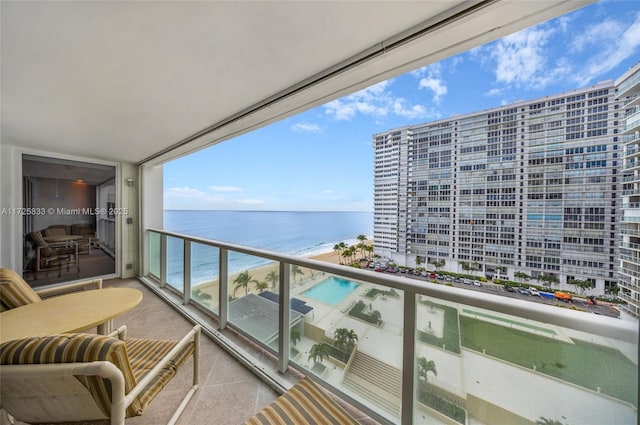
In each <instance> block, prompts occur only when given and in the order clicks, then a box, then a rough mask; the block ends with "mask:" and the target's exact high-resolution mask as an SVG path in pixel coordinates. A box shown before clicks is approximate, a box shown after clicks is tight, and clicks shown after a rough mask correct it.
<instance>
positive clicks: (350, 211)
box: [162, 208, 373, 213]
mask: <svg viewBox="0 0 640 425" xmlns="http://www.w3.org/2000/svg"><path fill="white" fill-rule="evenodd" d="M162 211H220V212H222V211H224V212H327V213H337V212H345V213H355V212H357V213H373V211H364V210H349V211H342V210H218V209H182V208H163V209H162Z"/></svg>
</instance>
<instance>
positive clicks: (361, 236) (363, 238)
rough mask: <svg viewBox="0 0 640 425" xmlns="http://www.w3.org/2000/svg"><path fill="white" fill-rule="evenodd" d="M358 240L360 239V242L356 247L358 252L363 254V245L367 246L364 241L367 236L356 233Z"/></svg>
mask: <svg viewBox="0 0 640 425" xmlns="http://www.w3.org/2000/svg"><path fill="white" fill-rule="evenodd" d="M357 239H358V241H360V243H359V244H358V249H359V250H360V254H361V255H364V251H365V247H366V246H367V245H366V244H365V241H366V240H367V237H366V236H365V235H358V238H357Z"/></svg>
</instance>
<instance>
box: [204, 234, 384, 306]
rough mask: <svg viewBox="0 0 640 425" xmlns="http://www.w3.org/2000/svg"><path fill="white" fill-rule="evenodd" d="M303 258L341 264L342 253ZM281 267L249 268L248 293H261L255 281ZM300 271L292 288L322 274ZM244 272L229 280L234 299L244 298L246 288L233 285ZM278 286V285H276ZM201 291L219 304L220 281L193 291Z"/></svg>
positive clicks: (331, 252) (371, 242)
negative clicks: (249, 281)
mask: <svg viewBox="0 0 640 425" xmlns="http://www.w3.org/2000/svg"><path fill="white" fill-rule="evenodd" d="M364 243H365V244H368V245H370V244H373V240H371V239H367V240H366V241H364ZM301 257H302V258H308V259H310V260H317V261H323V262H325V263H332V264H340V253H339V252H337V251H333V250H332V251H325V252H322V253H315V254H310V255H304V256H301ZM278 269H279V265H278V263H277V262H275V261H273V262H271V263H269V264H265V265H261V266H255V267H251V268H248V269H246V270H244V271H246V272H248V273H249V276H250V279H251V281H252V282H251V283H250V285H249V286H248V287H247V292H248V293H256V292H260V291H259V290H258V288H257V287H256V284H255V282H253V281H254V280H257V281H258V282H264V281H265V280H266V277H267V275H268V274H269V273H270V272H271V271H275V272H276V273H278V272H279V270H278ZM300 269H301V270H302V273H303V274H302V275H298V276H294V275H291V276H290V278H291V284H292V287H293V285H295V284H301V283H305V282H307V283H308V282H310V281H312V280H313V279H315V278H316V276H317V275H319V274H320V272H317V271H315V270H312V269H308V268H306V267H300ZM244 271H242V272H234V273H230V274H229V278H228V282H229V294H230V295H232V296H234V297H236V296H237V297H240V296H243V295H244V294H243V292H244V288H242V287H238V288H237V289H236V287H235V284H234V283H233V282H234V280H235V279H236V277H237V276H238V275H240V273H244ZM276 285H277V283H276ZM196 288H197V289H200V291H202V293H206V294H208V295H209V296H210V297H211V299H210V300H207V301H209V302H210V303H212V304H213V305H215V304H217V303H218V279H214V280H211V281H207V282H203V283H200V284H197V285H193V287H192V290H194V289H196ZM266 290H268V291H270V290H272V288H270V287H269V288H267V289H266ZM194 298H196V299H197V297H195V296H194Z"/></svg>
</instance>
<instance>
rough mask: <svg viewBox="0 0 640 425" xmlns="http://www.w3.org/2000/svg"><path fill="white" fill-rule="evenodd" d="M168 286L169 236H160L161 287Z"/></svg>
mask: <svg viewBox="0 0 640 425" xmlns="http://www.w3.org/2000/svg"><path fill="white" fill-rule="evenodd" d="M165 286H167V235H165V234H164V233H162V234H161V235H160V287H161V288H164V287H165Z"/></svg>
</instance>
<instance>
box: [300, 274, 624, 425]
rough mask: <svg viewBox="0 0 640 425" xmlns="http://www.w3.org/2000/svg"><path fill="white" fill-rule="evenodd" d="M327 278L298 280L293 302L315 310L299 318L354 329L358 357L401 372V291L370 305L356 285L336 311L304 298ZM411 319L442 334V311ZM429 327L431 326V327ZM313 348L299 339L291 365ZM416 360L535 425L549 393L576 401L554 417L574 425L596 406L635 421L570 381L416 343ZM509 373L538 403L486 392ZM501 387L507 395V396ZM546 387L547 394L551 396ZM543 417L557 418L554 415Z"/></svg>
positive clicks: (504, 321)
mask: <svg viewBox="0 0 640 425" xmlns="http://www.w3.org/2000/svg"><path fill="white" fill-rule="evenodd" d="M326 278H327V275H323V274H317V275H316V276H314V278H310V277H309V278H307V279H305V280H303V282H302V283H297V284H295V285H294V286H293V288H292V296H295V297H298V298H301V299H303V300H304V301H306V302H307V303H308V305H310V306H312V307H313V308H314V311H313V313H310V314H308V315H307V316H306V317H305V320H306V321H308V322H309V323H311V324H313V325H315V326H317V327H319V328H321V329H324V331H325V335H326V336H327V337H332V336H333V333H334V331H335V330H336V329H338V328H347V329H353V330H354V331H355V333H356V334H357V335H358V338H359V341H358V351H361V352H364V353H366V354H369V355H371V356H373V357H375V358H377V359H381V360H384V362H385V363H387V364H389V365H391V366H393V367H395V368H397V369H399V370H402V343H403V320H404V317H403V308H404V299H403V298H404V297H403V295H404V294H403V293H402V291H398V292H399V297H390V296H382V295H378V296H377V297H375V298H374V299H370V298H366V297H365V294H366V293H367V292H368V291H369V290H370V289H371V288H374V287H376V286H375V285H373V284H370V283H366V282H357V281H356V282H357V283H359V284H360V286H359V287H358V288H357V289H356V290H354V291H352V292H351V293H349V294H348V295H347V296H345V298H344V299H343V300H342V301H340V302H339V303H338V304H337V305H335V306H331V305H328V304H324V303H322V302H319V301H317V300H315V299H313V298H310V297H306V296H305V295H303V294H302V293H303V292H304V291H306V290H308V289H309V288H311V287H312V286H314V285H315V284H317V283H319V282H321V281H322V280H324V279H326ZM358 301H363V302H365V303H366V304H368V305H369V306H370V309H372V310H378V311H379V312H380V313H381V317H382V320H383V321H384V323H383V325H382V326H381V327H377V326H374V325H371V324H370V323H366V322H364V321H361V320H359V319H355V318H353V317H350V316H349V315H348V310H349V309H350V307H351V306H352V305H354V304H355V303H357V302H358ZM438 303H439V304H442V305H447V306H451V307H454V308H456V309H457V310H458V314H465V315H468V316H470V317H475V318H477V319H479V320H486V321H490V322H492V323H496V324H499V325H502V326H506V327H515V328H517V329H519V330H525V331H528V332H531V333H536V334H538V335H544V336H547V337H549V338H553V339H556V340H562V341H570V338H571V337H578V338H581V339H583V338H585V335H584V334H583V333H581V332H578V331H574V330H572V329H566V328H560V327H557V326H552V325H547V324H544V323H539V322H534V321H529V320H526V319H520V318H515V317H512V316H509V315H506V314H502V313H500V312H496V311H485V310H482V309H477V308H474V309H473V311H470V310H469V309H468V308H466V310H467V311H464V310H465V306H463V305H458V304H455V303H450V302H447V301H443V300H438ZM417 319H418V322H419V323H418V325H417V326H418V329H420V330H425V331H431V333H433V334H434V335H435V336H438V335H442V333H443V331H444V313H443V311H442V310H441V309H438V308H437V307H435V308H434V307H429V306H426V305H418V310H417ZM429 322H431V323H430V325H431V327H430V328H429ZM589 337H590V338H586V339H587V340H591V341H592V342H594V343H598V344H602V345H609V344H610V341H606V340H605V338H598V337H594V336H593V335H589ZM594 339H595V341H594ZM316 342H317V341H312V340H310V339H308V338H304V337H303V338H302V341H300V343H299V344H298V347H297V348H298V349H299V350H300V355H299V356H298V357H297V358H296V359H294V361H296V362H297V363H299V364H301V365H302V366H304V367H307V368H311V367H312V366H313V364H312V362H311V360H309V359H308V358H307V356H308V351H309V349H310V348H311V346H312V345H313V344H314V343H316ZM416 356H417V357H422V356H424V357H426V358H427V359H429V360H433V361H434V362H435V363H436V365H437V371H438V375H437V376H434V375H432V374H430V375H429V382H430V383H432V384H434V385H436V386H438V387H440V388H442V389H444V390H446V391H448V392H450V393H452V394H455V395H457V396H459V397H461V398H463V399H464V398H466V397H467V394H473V395H475V396H480V397H481V398H484V397H487V398H488V400H489V401H490V402H493V403H496V404H497V405H500V406H501V407H502V408H505V409H507V410H509V411H512V412H517V414H520V415H523V416H525V417H529V418H533V419H534V420H535V418H536V416H535V415H539V412H540V411H542V410H544V409H543V408H542V406H547V407H546V408H547V409H548V406H549V405H553V395H552V394H553V393H564V394H565V395H564V396H563V397H565V398H567V399H568V400H575V403H576V404H572V403H570V404H568V405H567V406H564V407H563V408H558V412H557V413H562V414H565V415H567V414H570V415H571V417H572V418H573V419H574V420H576V421H578V422H576V423H579V422H580V421H585V420H586V421H589V420H591V419H593V418H592V417H591V416H590V414H589V413H588V412H589V411H590V410H592V409H589V408H588V406H590V405H593V406H598V408H599V409H600V412H603V413H602V414H601V415H599V418H600V419H603V418H604V416H602V415H605V416H606V412H614V411H618V412H619V414H620V416H621V418H624V419H623V422H625V421H626V420H628V419H629V417H630V416H633V413H632V412H631V413H630V411H629V406H626V405H624V403H620V402H618V401H616V400H614V399H611V398H608V397H602V396H601V395H600V394H597V393H595V392H593V391H590V390H586V389H584V388H581V387H578V386H575V385H573V384H570V383H568V382H564V381H561V380H558V379H555V378H551V377H549V376H547V375H544V374H541V373H536V372H534V371H531V370H527V369H524V368H522V367H519V366H517V365H513V364H510V363H507V362H503V361H499V360H496V359H493V358H490V357H487V356H485V355H483V354H481V353H475V352H472V351H469V350H466V349H463V350H462V353H461V354H455V353H451V352H449V351H445V350H443V349H442V348H439V347H435V346H432V345H428V344H423V343H417V344H416ZM324 365H325V366H326V370H325V371H324V372H323V373H322V378H323V379H325V380H327V381H328V382H330V383H331V384H332V385H334V386H336V387H337V388H341V389H342V390H343V391H345V392H346V393H351V391H350V390H349V389H348V388H345V387H344V386H343V383H342V381H343V378H344V369H343V368H342V367H340V366H338V365H336V364H334V363H332V362H329V361H325V362H324ZM479 371H482V373H479ZM513 374H517V375H518V380H517V381H515V382H518V383H519V384H518V385H519V386H520V385H521V386H523V387H527V388H535V389H536V391H535V392H533V393H535V394H541V395H540V396H539V397H538V399H537V400H536V403H533V404H532V405H531V406H528V407H523V406H526V405H527V403H526V401H527V400H525V398H526V397H527V394H529V395H530V394H532V393H531V392H526V393H522V394H519V393H518V392H517V391H513V390H514V388H513V387H512V386H511V385H510V384H509V385H507V384H508V383H505V384H504V385H505V386H504V389H503V390H501V391H497V390H495V389H492V385H491V382H492V379H491V378H490V377H494V379H495V377H496V376H503V375H507V376H512V375H513ZM480 375H482V376H480ZM487 385H488V386H487ZM507 388H511V389H510V390H507ZM550 388H552V389H553V390H552V391H550V392H549V389H550ZM372 389H373V388H372ZM374 390H375V389H374ZM550 394H551V395H550ZM354 396H355V397H357V398H360V396H359V395H358V394H354ZM571 405H580V406H582V407H584V410H583V411H581V412H569V411H565V410H566V409H565V408H569V409H570V406H571ZM545 412H546V411H545ZM547 413H554V414H555V413H556V412H547ZM427 415H428V413H427ZM629 415H630V416H629ZM470 419H471V422H470V423H473V424H474V425H480V424H481V422H479V421H477V419H475V418H470ZM429 421H430V423H440V421H439V420H438V419H437V418H435V417H431V418H429Z"/></svg>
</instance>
